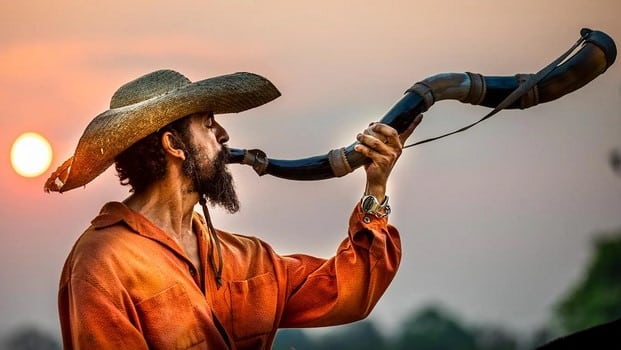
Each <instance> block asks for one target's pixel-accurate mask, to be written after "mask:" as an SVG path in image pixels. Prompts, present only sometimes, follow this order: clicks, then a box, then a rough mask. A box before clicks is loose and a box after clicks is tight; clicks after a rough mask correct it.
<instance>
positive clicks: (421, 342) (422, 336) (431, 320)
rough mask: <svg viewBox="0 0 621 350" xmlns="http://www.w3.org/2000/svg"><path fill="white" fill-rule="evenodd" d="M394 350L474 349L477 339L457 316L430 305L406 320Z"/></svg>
mask: <svg viewBox="0 0 621 350" xmlns="http://www.w3.org/2000/svg"><path fill="white" fill-rule="evenodd" d="M394 349H417V350H452V349H456V350H457V349H459V350H474V349H476V339H475V335H474V334H473V333H472V332H470V331H469V330H468V329H466V328H465V327H463V326H462V325H461V323H460V322H459V321H458V320H457V319H456V318H455V317H454V316H452V315H450V314H449V313H448V312H446V311H444V310H442V309H441V308H439V307H437V306H429V307H426V308H424V309H423V310H421V311H420V312H418V313H416V314H414V315H413V316H412V317H411V318H410V319H408V320H406V322H405V323H404V325H403V328H402V331H401V335H400V336H399V338H398V339H397V342H396V344H395V346H394Z"/></svg>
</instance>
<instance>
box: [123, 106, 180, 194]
mask: <svg viewBox="0 0 621 350" xmlns="http://www.w3.org/2000/svg"><path fill="white" fill-rule="evenodd" d="M189 124H190V118H189V116H186V117H183V118H180V119H177V120H176V121H174V122H172V123H170V124H168V125H166V126H164V127H162V128H160V129H159V130H158V131H156V132H154V133H152V134H149V135H147V136H146V137H145V138H143V139H141V140H140V141H138V142H136V143H135V144H133V145H131V146H130V147H129V148H128V149H126V150H125V151H123V152H122V153H121V154H119V155H118V156H117V157H116V158H115V159H114V164H115V168H116V171H117V175H118V177H119V180H120V182H121V185H123V186H126V185H129V186H130V192H134V193H140V192H142V191H144V190H145V189H147V188H148V187H149V186H150V185H151V184H153V183H154V182H156V181H158V180H161V179H163V178H164V176H165V175H166V172H167V171H168V169H167V167H166V154H165V152H164V148H163V146H162V141H161V140H162V135H163V134H164V133H165V132H169V131H170V132H172V133H173V134H175V135H177V137H178V138H180V139H181V140H188V139H189V137H190V136H189ZM176 140H177V138H173V142H175V141H176ZM174 146H175V147H182V146H183V145H177V144H175V145H174ZM182 149H183V150H184V152H186V153H187V151H186V150H185V147H182ZM186 157H187V154H186Z"/></svg>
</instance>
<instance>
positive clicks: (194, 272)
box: [190, 267, 196, 277]
mask: <svg viewBox="0 0 621 350" xmlns="http://www.w3.org/2000/svg"><path fill="white" fill-rule="evenodd" d="M190 275H192V277H194V276H196V269H195V268H193V267H190Z"/></svg>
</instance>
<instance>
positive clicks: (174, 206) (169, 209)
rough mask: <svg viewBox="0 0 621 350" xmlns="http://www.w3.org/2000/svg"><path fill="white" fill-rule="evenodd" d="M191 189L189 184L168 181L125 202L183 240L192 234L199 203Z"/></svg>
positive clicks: (151, 187) (161, 182)
mask: <svg viewBox="0 0 621 350" xmlns="http://www.w3.org/2000/svg"><path fill="white" fill-rule="evenodd" d="M188 188H190V187H189V186H188V184H187V183H180V181H177V180H175V179H170V178H165V179H163V180H161V181H158V182H157V183H155V184H153V185H152V186H150V187H149V188H148V189H147V190H145V191H143V192H140V193H134V194H132V195H131V196H129V197H128V198H127V199H126V200H125V201H124V203H125V204H126V205H127V206H128V207H130V208H131V209H133V210H135V211H137V212H139V213H140V214H142V215H143V216H144V217H146V218H147V219H149V221H151V222H152V223H154V224H155V225H156V226H157V227H159V228H160V229H162V230H163V231H164V232H166V233H167V234H169V235H170V236H171V237H172V238H174V239H175V240H177V241H179V240H183V238H184V237H185V236H186V235H188V234H192V213H193V210H194V205H195V204H196V203H197V202H198V195H197V194H196V193H195V192H190V191H188Z"/></svg>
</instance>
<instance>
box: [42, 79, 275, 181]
mask: <svg viewBox="0 0 621 350" xmlns="http://www.w3.org/2000/svg"><path fill="white" fill-rule="evenodd" d="M278 96H280V92H279V91H278V89H276V87H274V85H272V83H271V82H270V81H269V80H267V79H265V78H263V77H261V76H259V75H256V74H252V73H234V74H228V75H223V76H219V77H214V78H209V79H205V80H201V81H197V82H194V83H192V82H191V81H190V80H189V79H188V78H186V77H185V76H183V75H182V74H180V73H178V72H175V71H173V70H159V71H155V72H152V73H149V74H146V75H144V76H142V77H140V78H138V79H136V80H133V81H131V82H129V83H127V84H125V85H123V86H121V87H120V88H119V89H118V90H117V91H116V92H115V93H114V95H113V96H112V100H111V101H110V109H109V110H107V111H105V112H103V113H101V114H100V115H98V116H96V117H95V119H93V120H92V121H91V122H90V124H89V125H88V126H87V127H86V130H84V133H83V134H82V136H81V137H80V141H79V142H78V146H77V147H76V150H75V153H74V155H73V156H72V157H71V158H69V159H68V160H67V161H65V162H64V163H63V164H62V165H61V166H60V167H59V168H58V169H56V171H54V172H53V173H52V175H51V176H50V178H49V179H47V181H46V182H45V186H44V189H45V191H46V192H49V191H54V192H65V191H69V190H71V189H74V188H76V187H80V186H84V185H86V184H87V183H89V182H90V181H91V180H93V179H94V178H95V177H97V176H98V175H99V174H101V173H102V172H104V171H105V170H106V169H107V168H108V167H109V166H110V165H112V163H113V162H114V158H116V156H117V155H119V154H120V153H121V152H123V151H124V150H126V149H127V148H128V147H129V146H131V145H133V144H134V143H136V142H137V141H139V140H140V139H142V138H144V137H145V136H147V135H149V134H151V133H153V132H155V131H157V130H158V129H160V128H161V127H163V126H165V125H167V124H169V123H171V122H173V121H175V120H177V119H179V118H181V117H184V116H187V115H190V114H193V113H198V112H205V111H211V112H213V113H214V114H222V113H238V112H241V111H245V110H247V109H251V108H254V107H258V106H260V105H262V104H265V103H267V102H270V101H271V100H273V99H275V98H277V97H278Z"/></svg>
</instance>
